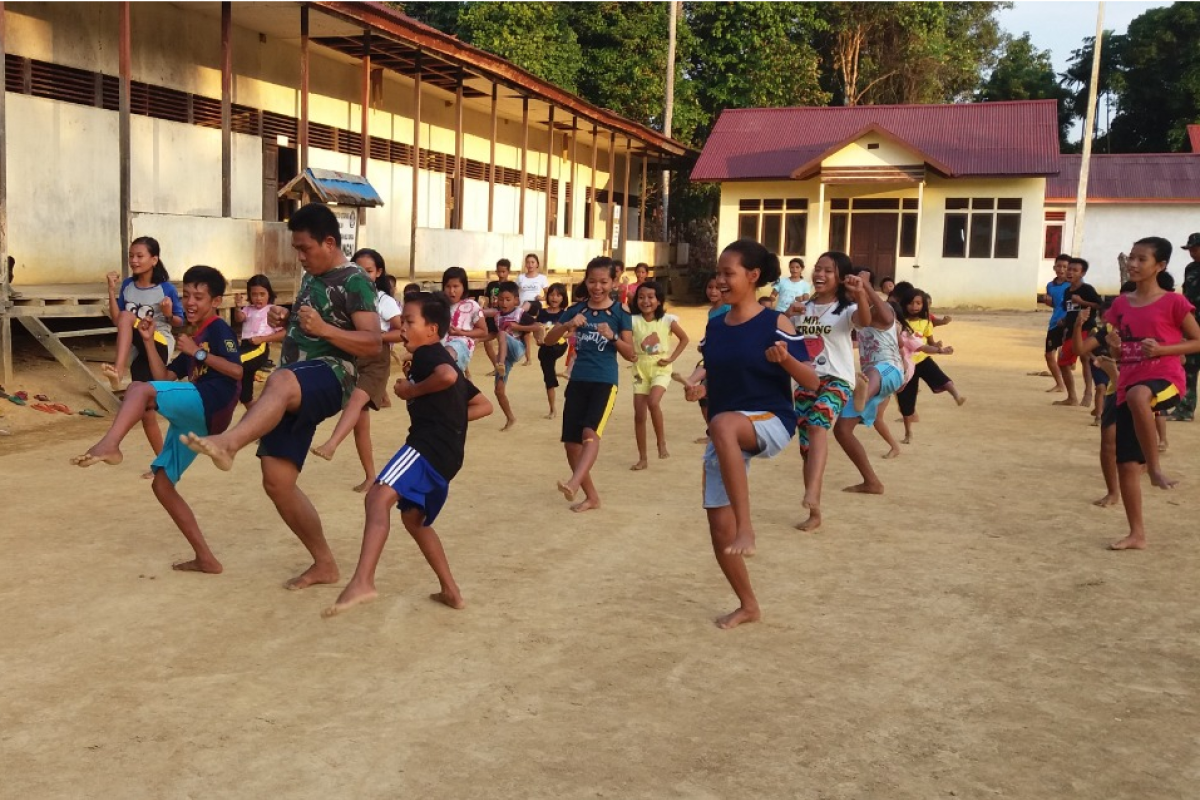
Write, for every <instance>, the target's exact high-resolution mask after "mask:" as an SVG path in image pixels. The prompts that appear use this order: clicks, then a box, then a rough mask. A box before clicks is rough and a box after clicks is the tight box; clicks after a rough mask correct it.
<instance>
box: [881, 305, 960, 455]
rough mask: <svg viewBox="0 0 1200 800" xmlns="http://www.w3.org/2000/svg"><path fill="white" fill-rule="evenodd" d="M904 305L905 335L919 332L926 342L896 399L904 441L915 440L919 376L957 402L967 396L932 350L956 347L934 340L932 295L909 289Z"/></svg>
mask: <svg viewBox="0 0 1200 800" xmlns="http://www.w3.org/2000/svg"><path fill="white" fill-rule="evenodd" d="M900 307H901V308H903V309H904V320H903V324H902V325H901V335H902V336H915V337H917V338H919V339H920V340H921V341H922V342H924V344H922V345H921V347H920V349H918V350H917V351H916V352H914V353H913V354H912V363H913V374H912V377H911V378H909V380H908V383H906V384H905V385H904V386H903V387H901V389H900V391H898V392H896V401H897V402H898V403H899V405H900V413H901V414H902V415H903V416H904V439H903V442H904V444H912V424H913V422H915V421H916V417H917V390H918V389H919V388H920V383H918V379H920V380H922V381H925V385H926V386H928V387H929V388H930V389H932V390H933V393H934V394H940V393H941V392H949V393H950V396H951V397H953V398H954V402H956V403H958V404H959V405H960V406H961V405H962V404H963V403H965V402H967V398H965V397H963V396H962V395H960V394H959V393H958V389H957V388H955V386H954V381H952V380H950V378H949V377H947V375H946V373H944V372H942V370H941V367H939V366H938V365H937V362H936V361H934V360H933V359H932V358H930V354H931V353H937V354H939V355H947V356H948V355H953V354H954V348H953V347H943V346H942V343H941V342H935V341H934V340H933V322H932V321H931V320H930V319H929V295H927V294H925V293H924V292H922V291H921V290H920V289H909V290H908V291H907V292H905V294H904V295H903V296H902V297H900Z"/></svg>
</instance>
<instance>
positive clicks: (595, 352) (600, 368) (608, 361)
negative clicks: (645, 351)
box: [561, 302, 633, 386]
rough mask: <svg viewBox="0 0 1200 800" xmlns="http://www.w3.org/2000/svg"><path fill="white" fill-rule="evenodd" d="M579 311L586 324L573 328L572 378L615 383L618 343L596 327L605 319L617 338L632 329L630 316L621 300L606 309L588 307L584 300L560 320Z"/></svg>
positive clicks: (575, 314) (616, 379)
mask: <svg viewBox="0 0 1200 800" xmlns="http://www.w3.org/2000/svg"><path fill="white" fill-rule="evenodd" d="M580 314H582V315H583V317H584V319H586V320H587V324H585V325H584V326H583V327H582V328H580V329H579V330H577V331H575V365H574V366H573V367H571V380H573V381H592V382H594V383H611V384H612V385H613V386H616V385H617V382H618V380H619V376H620V373H619V372H618V371H617V346H616V345H615V344H613V343H612V342H610V341H609V340H608V339H606V338H604V337H603V336H601V335H600V332H599V331H597V330H596V326H597V325H599V324H600V323H602V322H606V323H608V327H610V328H612V332H613V334H614V335H615V336H618V337H619V336H620V335H621V332H622V331H632V330H633V318H632V317H630V316H629V312H627V311H626V310H625V309H623V308H621V304H620V303H612V304H611V305H609V307H608V308H588V304H587V303H586V302H584V303H576V304H575V305H573V306H571V307H570V308H568V309H567V310H566V311H564V312H563V315H562V317H561V319H562V320H563V321H564V322H569V321H570V320H573V319H575V317H577V316H579V315H580Z"/></svg>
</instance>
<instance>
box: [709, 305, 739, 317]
mask: <svg viewBox="0 0 1200 800" xmlns="http://www.w3.org/2000/svg"><path fill="white" fill-rule="evenodd" d="M731 308H733V306H731V305H729V303H722V304H721V305H719V306H717V307H716V308H710V309H709V310H708V318H709V319H712V318H713V317H719V316H721V315H722V314H728V313H729V309H731Z"/></svg>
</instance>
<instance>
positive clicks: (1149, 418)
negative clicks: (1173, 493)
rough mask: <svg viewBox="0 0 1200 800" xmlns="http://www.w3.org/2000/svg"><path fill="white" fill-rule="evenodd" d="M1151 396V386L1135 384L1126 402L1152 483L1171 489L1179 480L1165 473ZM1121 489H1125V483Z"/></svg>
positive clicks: (1126, 397)
mask: <svg viewBox="0 0 1200 800" xmlns="http://www.w3.org/2000/svg"><path fill="white" fill-rule="evenodd" d="M1150 398H1151V394H1150V388H1149V387H1147V386H1134V387H1133V388H1132V389H1130V390H1129V391H1128V392H1127V393H1126V395H1125V402H1126V403H1128V404H1129V411H1130V412H1131V413H1132V415H1133V427H1134V430H1135V431H1136V432H1137V440H1138V445H1139V446H1140V447H1141V448H1142V454H1143V455H1144V456H1145V457H1146V472H1148V473H1149V474H1150V483H1151V484H1152V485H1154V486H1157V487H1158V488H1160V489H1171V488H1174V486H1175V484H1177V483H1178V481H1175V480H1171V479H1170V478H1168V477H1167V476H1166V475H1164V474H1163V471H1162V463H1161V462H1160V460H1159V450H1158V429H1157V428H1156V427H1155V422H1154V409H1152V408H1150ZM1121 490H1122V491H1124V490H1125V487H1124V486H1123V485H1122V487H1121ZM1139 507H1140V504H1139Z"/></svg>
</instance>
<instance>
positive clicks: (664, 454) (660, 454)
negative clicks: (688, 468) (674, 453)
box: [658, 447, 671, 458]
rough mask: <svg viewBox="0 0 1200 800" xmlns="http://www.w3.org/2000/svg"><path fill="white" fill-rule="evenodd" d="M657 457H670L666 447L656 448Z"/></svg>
mask: <svg viewBox="0 0 1200 800" xmlns="http://www.w3.org/2000/svg"><path fill="white" fill-rule="evenodd" d="M658 457H659V458H670V457H671V454H670V453H668V452H667V448H665V447H660V448H658Z"/></svg>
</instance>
